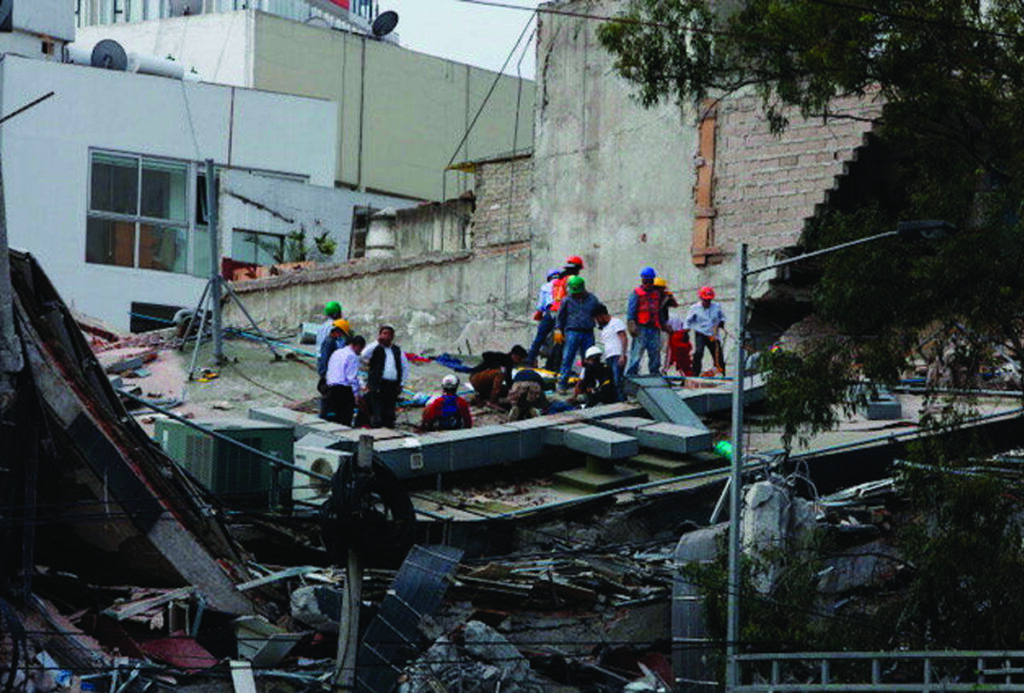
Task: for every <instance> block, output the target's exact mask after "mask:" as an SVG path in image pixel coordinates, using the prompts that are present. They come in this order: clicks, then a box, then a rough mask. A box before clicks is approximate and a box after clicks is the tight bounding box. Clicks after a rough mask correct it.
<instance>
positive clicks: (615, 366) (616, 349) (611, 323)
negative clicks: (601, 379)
mask: <svg viewBox="0 0 1024 693" xmlns="http://www.w3.org/2000/svg"><path fill="white" fill-rule="evenodd" d="M594 320H596V321H597V326H598V327H599V328H601V344H602V345H603V346H604V362H605V363H606V364H608V367H609V368H611V369H612V378H613V380H614V382H615V390H616V391H617V392H618V393H619V401H622V400H623V399H625V398H624V397H623V395H622V373H623V372H624V371H625V369H626V351H627V349H626V344H627V340H628V338H627V337H626V323H624V322H622V320H621V319H619V318H613V317H612V316H611V315H609V314H608V307H607V306H605V305H604V304H603V303H602V304H601V305H599V306H598V307H597V308H595V309H594Z"/></svg>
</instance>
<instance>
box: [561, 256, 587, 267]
mask: <svg viewBox="0 0 1024 693" xmlns="http://www.w3.org/2000/svg"><path fill="white" fill-rule="evenodd" d="M565 266H566V267H569V266H573V267H576V268H577V269H583V258H581V257H580V256H579V255H570V256H569V257H567V258H565Z"/></svg>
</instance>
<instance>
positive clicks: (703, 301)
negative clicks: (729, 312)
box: [683, 286, 725, 376]
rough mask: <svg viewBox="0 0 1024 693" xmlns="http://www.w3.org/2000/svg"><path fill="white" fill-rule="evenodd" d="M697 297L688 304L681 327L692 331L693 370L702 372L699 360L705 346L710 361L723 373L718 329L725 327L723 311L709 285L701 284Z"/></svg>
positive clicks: (701, 358) (698, 372) (700, 360)
mask: <svg viewBox="0 0 1024 693" xmlns="http://www.w3.org/2000/svg"><path fill="white" fill-rule="evenodd" d="M697 297H698V298H700V300H699V301H697V302H696V303H694V304H693V305H692V306H690V310H689V311H688V312H687V313H686V319H685V320H684V321H683V327H684V328H685V329H688V330H692V331H693V372H694V373H695V374H696V375H698V376H699V375H700V374H701V373H702V372H703V371H702V370H701V362H702V361H703V360H704V348H705V347H707V348H708V349H709V350H711V358H712V361H714V362H715V365H716V367H717V368H719V369H720V370H721V371H722V372H723V374H724V371H725V355H724V354H723V353H722V342H721V341H720V340H719V339H718V331H719V330H720V329H722V328H723V327H725V312H724V311H722V306H721V305H719V304H718V303H716V302H715V301H714V298H715V290H714V289H712V288H711V287H710V286H702V287H701V288H700V291H698V292H697Z"/></svg>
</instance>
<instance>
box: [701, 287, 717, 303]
mask: <svg viewBox="0 0 1024 693" xmlns="http://www.w3.org/2000/svg"><path fill="white" fill-rule="evenodd" d="M697 295H698V296H700V300H702V301H710V300H711V299H713V298H714V297H715V290H714V289H712V288H711V287H710V286H702V287H700V291H698V292H697Z"/></svg>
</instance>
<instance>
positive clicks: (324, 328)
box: [316, 301, 343, 354]
mask: <svg viewBox="0 0 1024 693" xmlns="http://www.w3.org/2000/svg"><path fill="white" fill-rule="evenodd" d="M324 315H326V316H327V319H326V320H324V321H323V323H322V324H321V325H320V327H319V328H318V329H317V331H316V353H317V354H319V353H320V347H321V346H322V345H323V343H324V340H325V339H327V335H329V334H330V332H331V325H333V324H334V321H335V320H340V319H341V318H342V317H343V316H342V314H341V304H340V303H338V302H337V301H328V302H327V303H325V304H324Z"/></svg>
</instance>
